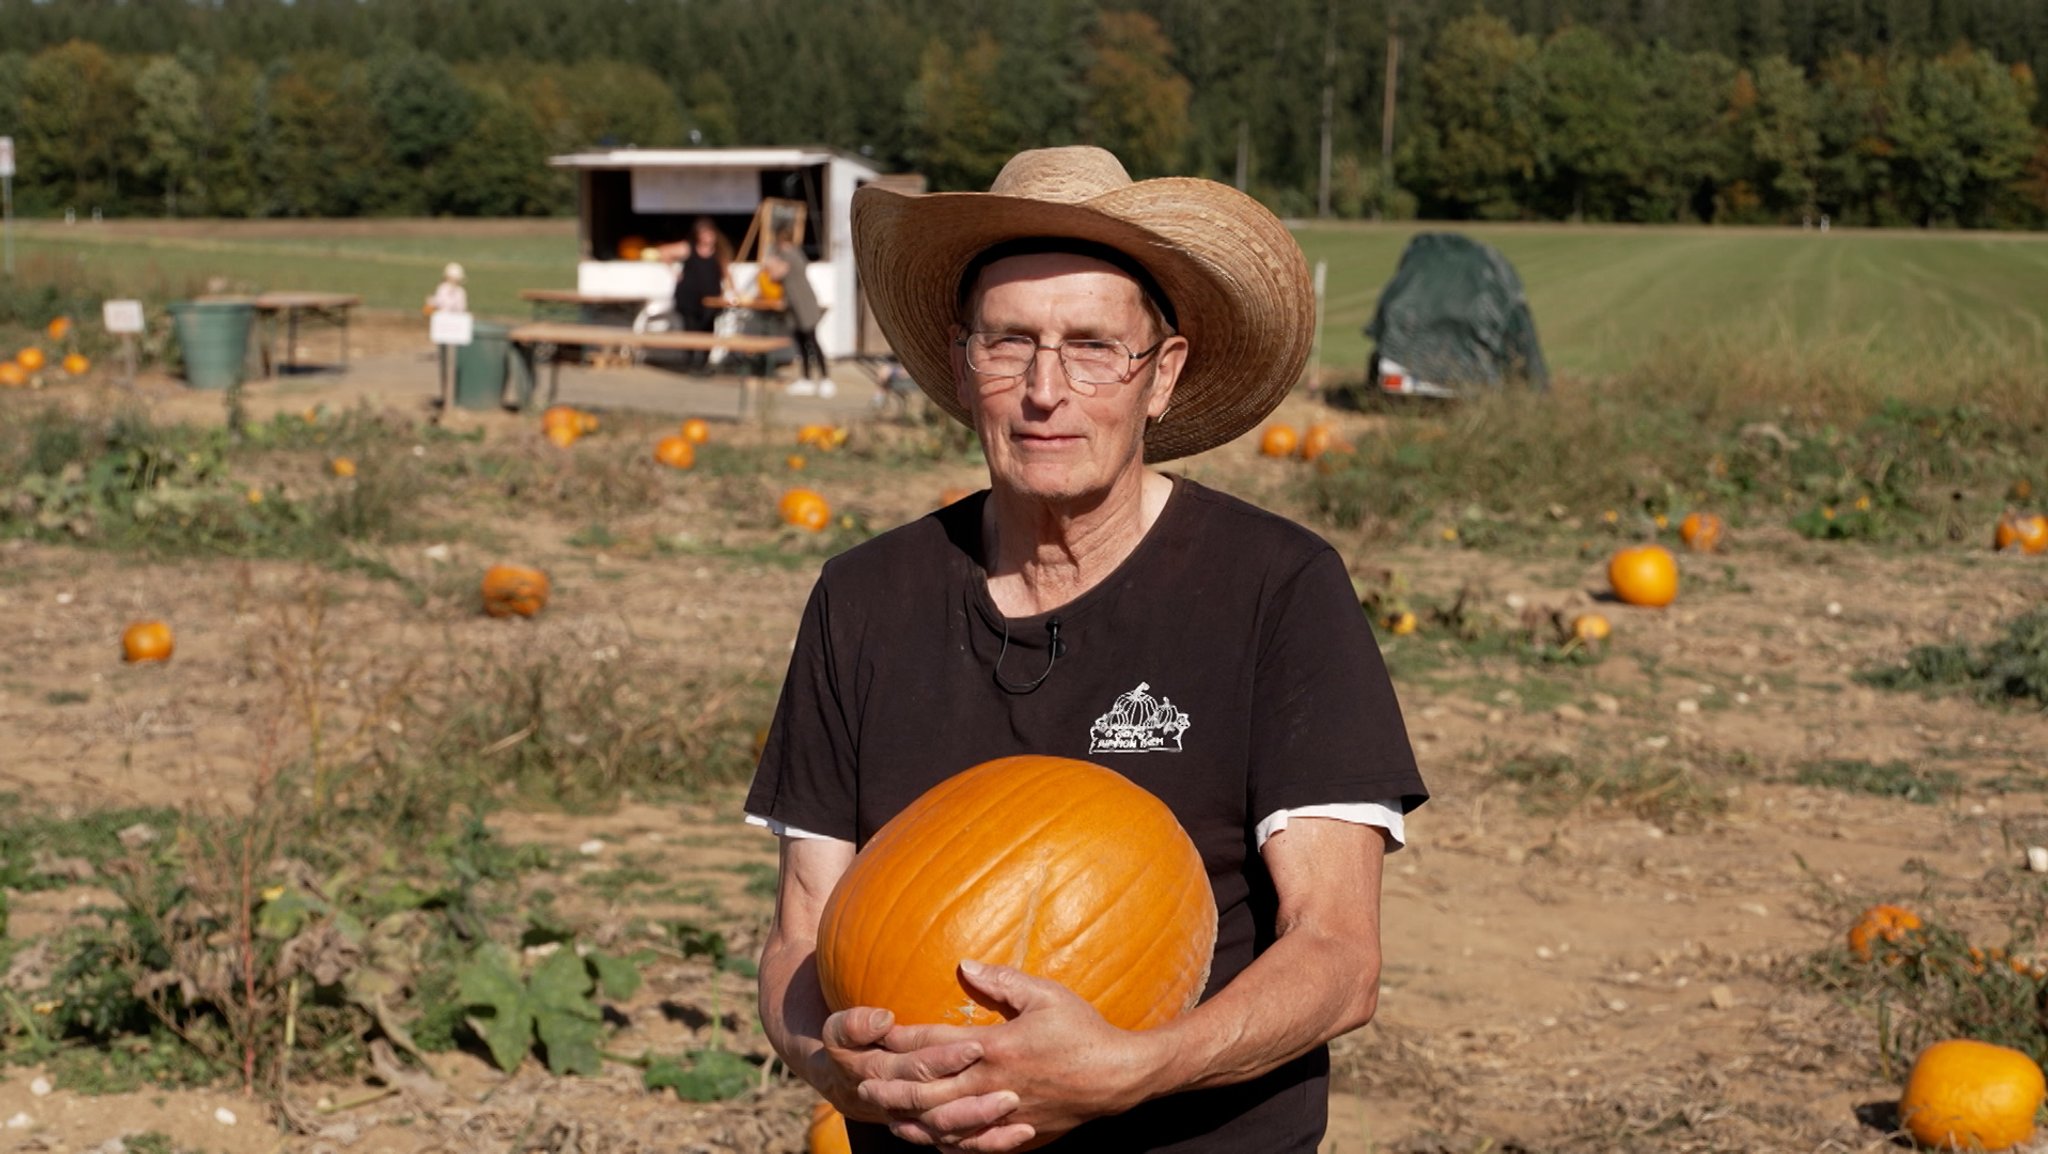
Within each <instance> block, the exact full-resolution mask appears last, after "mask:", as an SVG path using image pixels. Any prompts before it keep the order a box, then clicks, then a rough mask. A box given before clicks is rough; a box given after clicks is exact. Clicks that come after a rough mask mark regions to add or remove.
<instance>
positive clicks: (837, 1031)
mask: <svg viewBox="0 0 2048 1154" xmlns="http://www.w3.org/2000/svg"><path fill="white" fill-rule="evenodd" d="M895 1024H896V1016H895V1015H894V1014H891V1013H890V1012H889V1011H887V1010H882V1009H876V1008H874V1007H872V1006H856V1007H855V1008H853V1009H850V1010H842V1011H840V1012H839V1013H836V1014H833V1015H832V1016H831V1017H829V1018H826V1019H825V1026H824V1029H823V1030H821V1031H820V1032H819V1035H820V1041H822V1042H823V1043H824V1045H823V1046H822V1047H820V1048H819V1049H817V1050H815V1051H813V1052H812V1053H811V1054H810V1056H809V1059H808V1060H807V1062H806V1063H805V1068H804V1070H803V1075H804V1080H805V1081H806V1082H809V1083H810V1084H811V1085H812V1086H814V1087H816V1088H817V1090H818V1092H819V1093H821V1094H823V1095H824V1096H825V1097H826V1098H827V1099H828V1100H830V1101H831V1102H832V1104H833V1105H835V1106H837V1107H838V1108H839V1112H840V1113H842V1114H845V1115H846V1116H847V1117H849V1118H858V1119H860V1120H862V1121H865V1122H892V1121H894V1120H895V1119H894V1117H893V1116H891V1115H890V1114H888V1113H887V1112H885V1111H884V1110H882V1109H880V1108H879V1107H877V1106H874V1105H872V1104H870V1103H868V1102H867V1100H866V1099H864V1098H863V1097H862V1096H861V1095H860V1093H859V1090H860V1087H861V1086H862V1085H865V1084H869V1083H874V1082H878V1081H880V1082H889V1083H891V1084H904V1085H913V1086H929V1085H944V1084H947V1083H948V1081H949V1080H950V1079H952V1078H953V1077H954V1076H955V1075H957V1074H959V1073H960V1072H961V1071H963V1070H966V1069H967V1068H968V1067H970V1066H973V1065H974V1064H975V1063H976V1062H978V1061H980V1060H981V1044H980V1042H979V1041H978V1040H976V1039H973V1038H964V1039H961V1040H959V1041H954V1042H947V1043H943V1044H939V1045H934V1046H929V1047H925V1048H921V1049H917V1050H915V1051H910V1052H899V1051H895V1050H891V1049H888V1048H887V1047H886V1046H884V1045H883V1042H884V1039H886V1038H887V1037H888V1035H889V1033H890V1031H891V1029H892V1028H893V1027H894V1026H895ZM1008 1105H1009V1106H1011V1107H1013V1106H1014V1105H1015V1103H1014V1101H1012V1102H1010V1103H1009V1104H1008ZM1004 1112H1007V1107H1006V1109H1005V1111H1004ZM997 1117H1000V1114H990V1115H989V1116H988V1120H989V1121H991V1122H992V1121H994V1120H995V1119H996V1118H997ZM983 1124H984V1125H986V1124H987V1123H986V1122H985V1123H983Z"/></svg>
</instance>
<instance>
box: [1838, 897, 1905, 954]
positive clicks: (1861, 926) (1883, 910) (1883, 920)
mask: <svg viewBox="0 0 2048 1154" xmlns="http://www.w3.org/2000/svg"><path fill="white" fill-rule="evenodd" d="M1919 928H1920V915H1918V914H1916V913H1914V912H1913V911H1912V910H1909V909H1907V908H1905V907H1904V906H1895V905H1891V904H1889V903H1880V904H1878V905H1874V906H1872V907H1870V908H1869V909H1867V910H1864V911H1863V913H1862V914H1861V915H1860V916H1859V917H1857V919H1856V924H1855V925H1853V926H1850V927H1849V952H1850V953H1853V954H1855V955H1856V956H1857V957H1859V958H1862V959H1863V960H1864V961H1866V962H1867V961H1869V960H1870V950H1871V946H1872V944H1873V943H1875V942H1878V941H1886V942H1897V941H1900V940H1902V939H1904V938H1907V937H1910V936H1911V935H1912V934H1913V932H1914V931H1915V930H1918V929H1919Z"/></svg>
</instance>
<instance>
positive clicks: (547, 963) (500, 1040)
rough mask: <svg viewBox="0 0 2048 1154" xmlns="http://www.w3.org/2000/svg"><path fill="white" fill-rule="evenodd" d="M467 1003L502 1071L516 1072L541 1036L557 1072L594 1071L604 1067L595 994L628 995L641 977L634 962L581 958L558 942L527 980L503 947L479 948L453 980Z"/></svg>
mask: <svg viewBox="0 0 2048 1154" xmlns="http://www.w3.org/2000/svg"><path fill="white" fill-rule="evenodd" d="M456 985H457V988H458V989H459V990H460V991H461V995H462V1000H463V1001H464V1003H465V1004H466V1005H467V1006H468V1007H469V1008H470V1010H471V1011H472V1012H473V1013H474V1014H476V1015H477V1017H476V1018H475V1019H474V1021H475V1025H474V1028H475V1029H476V1031H477V1033H478V1034H479V1035H480V1036H481V1037H482V1038H483V1040H484V1042H485V1044H486V1045H488V1046H489V1047H490V1052H491V1060H492V1061H494V1062H496V1063H497V1064H498V1068H499V1069H501V1070H505V1071H508V1072H509V1071H512V1070H516V1069H518V1068H519V1064H520V1062H521V1061H523V1060H524V1059H525V1057H526V1053H527V1051H528V1050H531V1049H532V1048H533V1046H534V1044H535V1041H536V1039H537V1040H538V1041H539V1044H540V1047H541V1050H542V1052H543V1053H544V1054H545V1056H546V1058H547V1064H548V1069H549V1070H551V1071H553V1072H554V1073H556V1074H570V1073H578V1074H596V1073H598V1072H599V1071H600V1070H601V1069H602V1067H603V1056H602V1055H601V1054H600V1053H599V1052H598V1049H597V1040H598V1038H599V1037H601V1036H602V1034H603V1030H604V1016H603V1013H602V1011H601V1010H600V1008H599V1006H598V1004H597V1002H596V1000H595V995H596V994H597V993H598V992H599V990H600V989H601V990H602V992H603V993H604V995H605V996H607V997H610V998H615V999H619V998H630V997H632V996H633V992H634V991H635V990H637V989H639V987H640V973H639V971H638V970H636V969H634V968H633V966H632V964H631V963H630V962H627V961H624V960H622V959H618V958H612V957H609V956H607V955H605V954H601V953H597V952H595V951H592V952H591V953H588V954H584V955H578V954H577V952H576V951H575V949H573V948H571V947H569V946H566V945H559V944H558V948H556V949H555V951H554V952H553V953H551V954H549V955H548V956H547V958H546V959H545V960H543V961H542V962H541V963H540V964H539V965H538V966H536V967H534V970H533V972H532V974H531V975H525V976H522V975H521V974H520V972H519V968H518V964H517V962H516V961H515V960H514V959H513V957H512V956H511V954H510V953H508V952H507V951H505V950H504V949H502V948H500V947H497V946H493V945H486V946H484V947H483V948H482V949H479V950H478V951H477V953H476V956H475V957H473V958H472V959H470V962H469V964H468V965H467V966H464V967H463V969H462V970H461V972H460V973H459V974H458V975H457V977H456Z"/></svg>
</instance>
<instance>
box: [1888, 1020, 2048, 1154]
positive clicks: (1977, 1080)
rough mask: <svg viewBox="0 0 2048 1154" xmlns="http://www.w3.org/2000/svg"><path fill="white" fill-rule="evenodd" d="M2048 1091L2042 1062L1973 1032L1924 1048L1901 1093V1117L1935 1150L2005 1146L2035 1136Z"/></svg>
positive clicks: (1918, 1139)
mask: <svg viewBox="0 0 2048 1154" xmlns="http://www.w3.org/2000/svg"><path fill="white" fill-rule="evenodd" d="M2044 1095H2048V1083H2044V1079H2043V1078H2042V1076H2041V1067H2040V1066H2039V1065H2036V1064H2035V1062H2034V1060H2033V1059H2032V1058H2029V1057H2028V1056H2026V1055H2025V1054H2023V1053H2021V1052H2019V1051H2018V1050H2013V1049H2008V1048H2007V1047H2004V1046H1994V1045H1992V1044H1991V1043H1989V1042H1978V1041H1973V1040H1971V1039H1968V1038H1955V1039H1951V1040H1949V1041H1945V1042H1936V1043H1934V1044H1933V1045H1932V1046H1929V1047H1927V1048H1926V1049H1925V1050H1922V1051H1921V1052H1920V1057H1919V1058H1917V1059H1915V1060H1914V1062H1913V1072H1912V1073H1911V1074H1909V1075H1907V1076H1906V1092H1905V1094H1904V1095H1902V1096H1901V1097H1900V1098H1899V1122H1900V1123H1901V1124H1902V1125H1904V1126H1905V1128H1906V1132H1907V1133H1909V1134H1911V1135H1912V1136H1913V1140H1914V1141H1916V1142H1918V1143H1920V1144H1921V1145H1922V1146H1928V1147H1932V1148H1934V1149H1936V1150H2005V1149H2008V1148H2010V1147H2013V1146H2018V1145H2020V1144H2021V1143H2023V1142H2027V1141H2029V1140H2031V1139H2032V1138H2033V1136H2034V1115H2036V1114H2038V1113H2040V1110H2041V1101H2042V1098H2043V1097H2044Z"/></svg>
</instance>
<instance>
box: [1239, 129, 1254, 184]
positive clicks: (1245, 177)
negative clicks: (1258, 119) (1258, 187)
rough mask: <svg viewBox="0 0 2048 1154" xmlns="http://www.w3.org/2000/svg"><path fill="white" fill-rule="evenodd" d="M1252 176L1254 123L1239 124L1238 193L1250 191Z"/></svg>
mask: <svg viewBox="0 0 2048 1154" xmlns="http://www.w3.org/2000/svg"><path fill="white" fill-rule="evenodd" d="M1251 176H1252V122H1251V121H1249V120H1240V121H1238V122H1237V191H1239V192H1247V191H1249V185H1250V184H1251Z"/></svg>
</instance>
